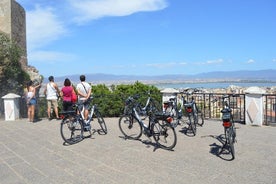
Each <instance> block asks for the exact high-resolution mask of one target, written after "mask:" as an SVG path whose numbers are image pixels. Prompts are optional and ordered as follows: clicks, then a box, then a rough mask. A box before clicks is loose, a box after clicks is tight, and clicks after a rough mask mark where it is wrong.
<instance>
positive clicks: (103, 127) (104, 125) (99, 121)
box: [95, 110, 107, 134]
mask: <svg viewBox="0 0 276 184" xmlns="http://www.w3.org/2000/svg"><path fill="white" fill-rule="evenodd" d="M95 115H96V117H97V119H98V123H99V125H100V127H101V129H102V132H103V133H104V134H107V127H106V124H105V121H104V119H103V117H102V115H101V113H100V111H98V110H95Z"/></svg>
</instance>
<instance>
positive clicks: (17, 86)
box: [0, 32, 30, 96]
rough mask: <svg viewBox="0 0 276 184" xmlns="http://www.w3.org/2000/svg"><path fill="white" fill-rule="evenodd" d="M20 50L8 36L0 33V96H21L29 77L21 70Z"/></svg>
mask: <svg viewBox="0 0 276 184" xmlns="http://www.w3.org/2000/svg"><path fill="white" fill-rule="evenodd" d="M21 56H22V50H21V48H20V47H19V46H18V45H17V44H16V43H15V42H13V41H12V40H10V39H9V38H8V36H7V35H6V34H4V33H1V32H0V85H1V87H2V89H1V96H3V95H5V94H7V93H11V92H12V93H16V94H22V93H23V87H24V84H25V83H26V81H28V80H30V76H29V75H28V74H27V73H26V72H25V71H24V70H23V69H22V67H21V63H20V58H21Z"/></svg>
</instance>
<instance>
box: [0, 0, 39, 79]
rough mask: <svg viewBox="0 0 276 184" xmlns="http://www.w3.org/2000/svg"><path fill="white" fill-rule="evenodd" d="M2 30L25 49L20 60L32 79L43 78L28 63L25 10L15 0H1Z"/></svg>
mask: <svg viewBox="0 0 276 184" xmlns="http://www.w3.org/2000/svg"><path fill="white" fill-rule="evenodd" d="M0 31H1V32H4V33H6V34H7V35H8V36H9V38H10V39H11V40H13V41H14V42H16V43H17V45H18V46H19V47H21V49H22V50H23V54H22V56H21V60H20V62H21V65H22V68H23V69H24V70H25V71H26V72H27V73H28V74H29V75H30V77H31V79H32V80H34V79H35V80H41V76H40V75H39V72H38V70H37V69H36V68H35V67H32V66H29V65H28V59H27V46H26V45H27V44H26V15H25V10H24V8H23V7H22V6H21V5H20V4H19V3H17V2H16V1H15V0H0Z"/></svg>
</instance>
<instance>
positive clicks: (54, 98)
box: [44, 76, 59, 120]
mask: <svg viewBox="0 0 276 184" xmlns="http://www.w3.org/2000/svg"><path fill="white" fill-rule="evenodd" d="M48 79H49V83H48V84H47V86H46V88H45V90H44V95H46V96H47V97H46V99H47V106H48V109H47V113H48V119H49V120H51V108H52V106H53V108H54V111H55V114H56V118H57V119H59V115H58V97H59V89H58V86H57V84H56V83H55V82H54V77H53V76H50V77H49V78H48Z"/></svg>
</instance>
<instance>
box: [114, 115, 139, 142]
mask: <svg viewBox="0 0 276 184" xmlns="http://www.w3.org/2000/svg"><path fill="white" fill-rule="evenodd" d="M119 128H120V131H121V132H122V134H123V135H124V136H125V137H126V138H129V139H136V140H137V139H139V138H140V137H141V136H142V126H141V125H140V123H139V122H138V121H137V120H136V119H135V118H133V117H132V116H127V115H126V116H121V117H120V119H119Z"/></svg>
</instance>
